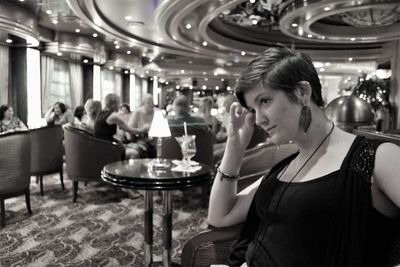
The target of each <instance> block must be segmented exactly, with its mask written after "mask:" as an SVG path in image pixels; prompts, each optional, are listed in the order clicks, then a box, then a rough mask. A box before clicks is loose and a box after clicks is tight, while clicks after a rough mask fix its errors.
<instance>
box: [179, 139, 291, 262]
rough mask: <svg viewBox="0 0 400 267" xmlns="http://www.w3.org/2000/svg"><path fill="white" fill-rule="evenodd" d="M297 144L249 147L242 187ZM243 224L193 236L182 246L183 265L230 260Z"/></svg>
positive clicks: (240, 180)
mask: <svg viewBox="0 0 400 267" xmlns="http://www.w3.org/2000/svg"><path fill="white" fill-rule="evenodd" d="M297 149H298V148H297V145H295V144H284V145H280V146H279V147H278V146H276V145H274V144H266V143H262V144H259V145H258V146H256V147H253V148H251V149H248V150H246V152H245V155H244V157H243V161H242V166H241V169H240V178H239V181H238V191H241V190H243V189H244V188H246V187H247V186H248V185H250V184H251V183H253V182H254V181H256V180H257V179H259V178H260V177H261V176H262V175H264V174H266V173H267V172H268V170H270V169H271V168H272V166H274V165H275V164H276V163H278V162H279V161H281V160H282V159H284V158H286V157H288V156H290V155H291V154H293V153H295V152H296V151H297ZM241 228H242V224H238V225H234V226H230V227H222V228H214V227H210V229H207V230H205V231H203V232H201V233H199V234H197V235H195V236H194V237H192V238H191V239H189V240H188V241H187V242H186V243H185V245H184V246H183V249H182V258H181V259H182V262H181V266H182V267H189V266H190V267H209V266H210V265H211V264H227V263H228V262H227V257H228V255H229V251H230V246H231V244H232V242H233V241H234V240H235V239H236V238H237V236H238V235H239V233H240V230H241Z"/></svg>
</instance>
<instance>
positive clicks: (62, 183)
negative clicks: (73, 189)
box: [60, 170, 65, 190]
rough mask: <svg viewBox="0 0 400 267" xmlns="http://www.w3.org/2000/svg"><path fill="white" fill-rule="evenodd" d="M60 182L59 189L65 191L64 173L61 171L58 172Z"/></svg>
mask: <svg viewBox="0 0 400 267" xmlns="http://www.w3.org/2000/svg"><path fill="white" fill-rule="evenodd" d="M60 180H61V187H62V189H63V190H64V189H65V186H64V173H63V171H62V170H61V171H60Z"/></svg>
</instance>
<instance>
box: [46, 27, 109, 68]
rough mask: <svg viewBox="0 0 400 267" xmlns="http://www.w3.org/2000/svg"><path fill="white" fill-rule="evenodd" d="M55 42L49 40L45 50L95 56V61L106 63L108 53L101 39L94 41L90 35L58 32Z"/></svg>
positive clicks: (96, 62) (64, 53)
mask: <svg viewBox="0 0 400 267" xmlns="http://www.w3.org/2000/svg"><path fill="white" fill-rule="evenodd" d="M55 39H56V40H57V41H55V42H47V43H46V44H45V49H44V51H45V52H47V53H51V54H57V53H60V52H61V53H62V54H63V55H64V56H65V55H67V54H71V55H74V57H76V56H77V55H80V56H84V57H90V58H93V63H95V64H104V63H105V62H106V58H107V53H106V48H105V46H104V45H103V44H102V43H101V42H100V41H93V40H92V39H91V38H90V37H86V36H82V35H77V34H71V33H57V35H56V38H55Z"/></svg>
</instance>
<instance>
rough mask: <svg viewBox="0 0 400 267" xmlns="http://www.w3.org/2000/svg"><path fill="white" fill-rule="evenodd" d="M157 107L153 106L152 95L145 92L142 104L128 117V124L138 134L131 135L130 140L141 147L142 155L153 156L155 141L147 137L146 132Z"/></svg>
mask: <svg viewBox="0 0 400 267" xmlns="http://www.w3.org/2000/svg"><path fill="white" fill-rule="evenodd" d="M157 109H158V108H157V107H155V106H154V102H153V96H152V95H151V94H146V95H145V96H144V97H143V101H142V105H141V106H140V107H139V108H138V109H136V110H134V111H133V112H132V115H131V116H130V118H129V122H128V125H129V126H130V127H131V128H133V129H136V130H137V131H138V132H139V133H140V134H136V135H131V137H130V141H132V142H135V143H136V144H137V145H139V146H141V147H142V150H143V153H144V156H146V157H150V158H152V157H155V155H156V151H155V143H154V140H152V139H149V137H148V135H147V134H148V132H149V130H150V125H151V122H152V121H153V117H154V112H155V111H156V110H157Z"/></svg>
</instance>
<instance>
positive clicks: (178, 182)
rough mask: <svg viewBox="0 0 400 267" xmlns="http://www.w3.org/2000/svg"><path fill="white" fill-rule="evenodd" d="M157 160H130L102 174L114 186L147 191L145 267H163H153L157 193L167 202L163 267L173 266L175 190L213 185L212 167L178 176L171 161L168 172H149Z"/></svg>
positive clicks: (106, 169) (118, 163)
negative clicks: (151, 163)
mask: <svg viewBox="0 0 400 267" xmlns="http://www.w3.org/2000/svg"><path fill="white" fill-rule="evenodd" d="M151 161H153V159H130V160H125V161H118V162H114V163H110V164H107V165H106V166H104V168H103V170H102V171H101V178H102V180H103V181H105V182H107V183H110V184H112V185H114V186H119V187H125V188H132V189H142V190H144V191H145V197H144V198H145V213H144V242H145V266H146V267H150V266H160V265H159V263H153V191H157V190H161V191H162V201H163V216H162V217H163V235H162V236H163V240H162V246H163V255H162V265H161V266H163V267H170V266H172V262H171V243H172V198H171V190H180V189H185V188H191V187H196V186H203V185H206V184H208V183H210V182H211V178H212V171H211V169H210V167H209V166H207V165H205V164H202V163H199V165H198V166H200V168H199V170H197V171H195V172H177V171H172V170H171V168H172V167H174V166H175V165H174V164H173V163H172V162H171V160H165V161H167V162H168V163H170V164H171V165H170V167H169V168H166V169H165V170H162V171H160V170H157V171H154V170H152V168H149V167H148V165H149V163H150V162H151Z"/></svg>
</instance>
